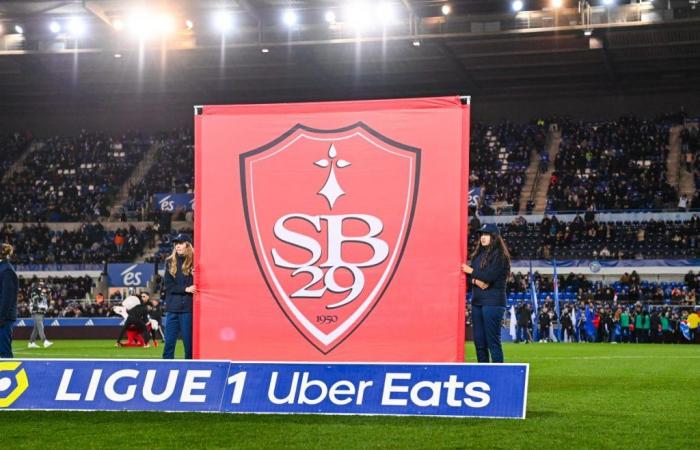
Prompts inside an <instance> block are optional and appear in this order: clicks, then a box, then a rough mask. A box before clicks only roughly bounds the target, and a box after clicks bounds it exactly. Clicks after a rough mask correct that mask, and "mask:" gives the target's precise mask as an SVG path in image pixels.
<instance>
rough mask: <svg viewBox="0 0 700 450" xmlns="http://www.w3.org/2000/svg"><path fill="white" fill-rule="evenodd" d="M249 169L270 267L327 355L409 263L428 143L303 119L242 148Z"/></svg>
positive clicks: (275, 291)
mask: <svg viewBox="0 0 700 450" xmlns="http://www.w3.org/2000/svg"><path fill="white" fill-rule="evenodd" d="M240 170H241V192H242V195H243V205H244V212H245V217H246V224H247V227H248V234H249V238H250V242H251V245H252V248H253V251H254V253H255V257H256V260H257V263H258V267H259V268H260V272H261V274H262V276H263V278H264V280H265V282H266V283H267V286H268V288H269V290H270V292H271V293H272V296H273V297H274V298H275V300H276V302H277V304H278V305H279V307H280V308H281V310H282V312H283V313H284V314H285V316H286V317H287V319H288V320H289V321H290V322H291V323H292V325H294V327H296V329H297V330H298V331H299V332H300V333H301V334H302V336H304V337H305V338H306V339H307V340H308V341H309V342H310V343H311V344H312V345H313V346H315V347H316V348H317V349H318V350H319V351H320V352H322V353H324V354H327V353H329V352H330V351H332V350H333V349H334V348H336V347H337V346H338V345H339V344H340V343H342V342H343V341H344V340H345V339H346V338H348V337H349V336H350V335H351V334H352V333H353V332H354V331H355V330H356V329H357V327H358V326H360V324H361V323H362V322H363V321H364V320H365V319H366V318H367V316H368V315H369V314H370V313H371V312H372V310H373V309H374V308H375V307H376V306H377V303H378V302H379V301H380V300H381V298H382V295H383V294H384V293H385V291H386V290H387V288H388V287H389V285H390V283H391V281H392V278H393V276H394V274H395V273H396V270H397V268H398V267H399V264H400V262H401V258H402V256H403V253H404V249H405V247H406V244H407V242H408V237H409V234H410V231H411V223H412V220H413V215H414V211H415V208H416V201H417V197H418V185H419V175H420V149H418V148H415V147H411V146H408V145H405V144H402V143H399V142H396V141H394V140H392V139H390V138H388V137H386V136H383V135H382V134H380V133H378V132H377V131H375V130H373V129H371V128H370V127H368V126H367V125H365V124H364V123H362V122H358V123H356V124H353V125H350V126H348V127H344V128H340V129H334V130H320V129H313V128H309V127H306V126H304V125H296V126H295V127H293V128H292V129H290V130H289V131H288V132H286V133H284V134H283V135H282V136H280V137H279V138H277V139H275V140H274V141H272V142H270V143H268V144H266V145H264V146H262V147H260V148H257V149H254V150H251V151H249V152H246V153H243V154H241V156H240ZM397 320H400V318H397Z"/></svg>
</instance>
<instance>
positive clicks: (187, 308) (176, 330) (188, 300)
mask: <svg viewBox="0 0 700 450" xmlns="http://www.w3.org/2000/svg"><path fill="white" fill-rule="evenodd" d="M176 258H177V272H176V273H175V276H172V275H171V274H170V271H169V270H168V264H166V266H165V277H164V284H165V348H164V349H163V359H173V358H174V357H175V344H176V343H177V337H178V335H180V336H182V343H183V344H184V345H185V359H192V294H190V293H187V292H185V288H186V287H188V286H192V284H193V278H192V274H190V275H185V274H183V273H182V262H183V260H184V257H182V256H177V257H176Z"/></svg>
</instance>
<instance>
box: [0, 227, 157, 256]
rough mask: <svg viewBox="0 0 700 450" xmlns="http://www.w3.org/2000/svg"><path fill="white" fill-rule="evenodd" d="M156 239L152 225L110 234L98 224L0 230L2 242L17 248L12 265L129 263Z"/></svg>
mask: <svg viewBox="0 0 700 450" xmlns="http://www.w3.org/2000/svg"><path fill="white" fill-rule="evenodd" d="M155 237H156V234H155V231H154V228H153V227H151V226H147V227H146V228H145V229H143V230H137V229H136V228H135V227H134V226H133V225H130V226H128V227H124V228H119V229H117V230H115V231H108V230H105V228H104V227H103V225H102V224H101V223H99V222H98V223H84V224H82V225H80V226H79V227H78V228H77V229H75V230H74V231H68V230H62V231H53V230H51V229H50V228H49V227H48V226H47V225H45V224H36V225H25V226H24V227H22V228H17V229H15V227H14V226H13V225H12V224H4V225H2V227H0V242H5V243H9V244H12V245H13V246H14V247H15V254H14V256H13V263H15V264H20V265H24V264H28V265H32V264H102V263H104V262H106V261H109V262H130V261H133V260H135V259H136V258H138V257H139V256H140V255H141V253H142V252H143V249H144V247H146V246H149V247H151V246H153V245H154V244H155Z"/></svg>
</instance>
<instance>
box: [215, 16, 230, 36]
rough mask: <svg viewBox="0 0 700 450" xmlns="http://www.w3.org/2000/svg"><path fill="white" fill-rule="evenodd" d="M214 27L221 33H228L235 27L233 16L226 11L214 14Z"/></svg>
mask: <svg viewBox="0 0 700 450" xmlns="http://www.w3.org/2000/svg"><path fill="white" fill-rule="evenodd" d="M214 27H215V28H216V31H218V32H219V33H226V32H228V31H229V30H231V28H233V16H232V15H231V13H229V12H226V11H219V12H217V13H215V14H214Z"/></svg>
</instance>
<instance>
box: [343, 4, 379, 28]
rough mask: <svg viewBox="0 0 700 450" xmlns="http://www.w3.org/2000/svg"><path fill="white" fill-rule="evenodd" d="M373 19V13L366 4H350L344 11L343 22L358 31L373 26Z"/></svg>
mask: <svg viewBox="0 0 700 450" xmlns="http://www.w3.org/2000/svg"><path fill="white" fill-rule="evenodd" d="M373 17H374V16H373V11H372V9H371V8H370V6H369V4H368V3H366V2H353V3H350V4H348V5H347V6H346V7H345V9H344V11H343V20H344V21H345V22H347V23H348V25H350V26H351V27H353V28H355V29H357V30H361V29H363V28H366V27H367V26H369V25H371V24H372V21H373V20H372V19H373Z"/></svg>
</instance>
